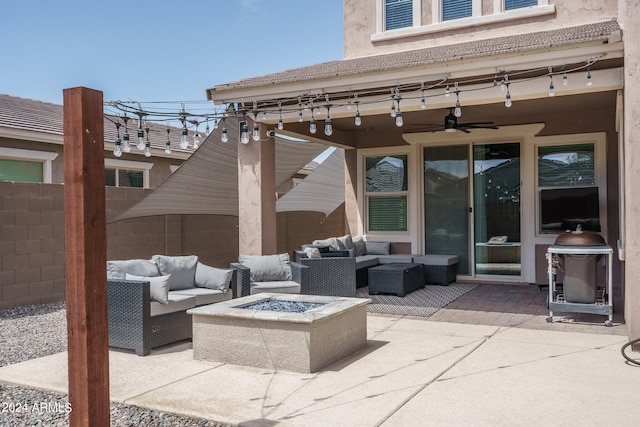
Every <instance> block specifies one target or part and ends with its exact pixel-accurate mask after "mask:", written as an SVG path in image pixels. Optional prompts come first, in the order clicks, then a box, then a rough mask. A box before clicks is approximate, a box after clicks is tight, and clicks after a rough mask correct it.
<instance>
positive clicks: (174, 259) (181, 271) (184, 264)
mask: <svg viewBox="0 0 640 427" xmlns="http://www.w3.org/2000/svg"><path fill="white" fill-rule="evenodd" d="M152 259H153V260H154V261H155V263H156V264H158V270H160V274H161V275H167V274H171V290H172V291H177V290H179V289H189V288H193V287H194V286H195V285H196V265H197V264H198V257H197V256H196V255H188V256H166V255H154V256H153V257H152Z"/></svg>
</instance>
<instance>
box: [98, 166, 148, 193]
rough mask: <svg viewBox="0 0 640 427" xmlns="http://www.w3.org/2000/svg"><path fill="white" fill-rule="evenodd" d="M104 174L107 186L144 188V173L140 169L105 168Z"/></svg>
mask: <svg viewBox="0 0 640 427" xmlns="http://www.w3.org/2000/svg"><path fill="white" fill-rule="evenodd" d="M104 174H105V184H106V185H108V186H111V187H135V188H144V173H143V172H142V171H140V170H128V169H105V170H104Z"/></svg>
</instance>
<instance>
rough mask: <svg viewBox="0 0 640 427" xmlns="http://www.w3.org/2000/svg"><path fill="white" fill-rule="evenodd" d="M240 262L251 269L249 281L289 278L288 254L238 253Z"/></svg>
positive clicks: (290, 277) (290, 276)
mask: <svg viewBox="0 0 640 427" xmlns="http://www.w3.org/2000/svg"><path fill="white" fill-rule="evenodd" d="M238 261H239V262H240V264H242V265H244V266H245V267H247V268H249V270H250V271H251V281H253V282H269V281H282V280H291V279H292V275H291V266H290V265H289V261H290V260H289V254H288V253H285V254H278V255H240V257H239V258H238Z"/></svg>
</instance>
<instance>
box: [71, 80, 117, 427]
mask: <svg viewBox="0 0 640 427" xmlns="http://www.w3.org/2000/svg"><path fill="white" fill-rule="evenodd" d="M63 94H64V107H63V111H64V219H65V250H66V270H65V272H66V278H67V288H66V308H67V333H68V338H67V340H68V357H69V361H68V364H69V403H71V406H72V408H71V409H72V410H71V412H70V413H69V424H70V425H71V426H108V425H109V319H108V313H107V232H106V211H105V203H106V202H105V187H104V186H105V178H104V115H103V104H102V92H99V91H95V90H92V89H87V88H82V87H78V88H72V89H65V90H64V92H63Z"/></svg>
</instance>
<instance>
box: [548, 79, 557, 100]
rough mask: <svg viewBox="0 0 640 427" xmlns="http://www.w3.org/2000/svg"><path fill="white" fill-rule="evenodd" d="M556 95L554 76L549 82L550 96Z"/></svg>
mask: <svg viewBox="0 0 640 427" xmlns="http://www.w3.org/2000/svg"><path fill="white" fill-rule="evenodd" d="M555 95H556V88H555V86H554V85H553V77H551V81H550V82H549V96H555Z"/></svg>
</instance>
